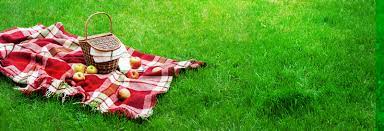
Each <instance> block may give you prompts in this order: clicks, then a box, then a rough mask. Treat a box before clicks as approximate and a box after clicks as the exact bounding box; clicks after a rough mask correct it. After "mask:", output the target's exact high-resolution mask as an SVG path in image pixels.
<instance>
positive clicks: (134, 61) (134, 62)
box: [129, 57, 141, 69]
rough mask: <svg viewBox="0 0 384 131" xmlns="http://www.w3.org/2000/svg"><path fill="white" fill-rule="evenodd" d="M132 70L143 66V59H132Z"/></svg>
mask: <svg viewBox="0 0 384 131" xmlns="http://www.w3.org/2000/svg"><path fill="white" fill-rule="evenodd" d="M129 62H130V63H131V68H132V69H137V68H139V67H140V66H141V59H140V58H139V57H131V59H130V60H129Z"/></svg>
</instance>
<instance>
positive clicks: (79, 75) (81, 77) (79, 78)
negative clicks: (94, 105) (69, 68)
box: [72, 72, 85, 81]
mask: <svg viewBox="0 0 384 131" xmlns="http://www.w3.org/2000/svg"><path fill="white" fill-rule="evenodd" d="M72 79H73V80H75V81H82V80H85V76H84V73H83V72H76V73H75V74H73V76H72Z"/></svg>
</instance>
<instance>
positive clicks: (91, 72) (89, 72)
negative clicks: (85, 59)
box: [85, 65, 97, 74]
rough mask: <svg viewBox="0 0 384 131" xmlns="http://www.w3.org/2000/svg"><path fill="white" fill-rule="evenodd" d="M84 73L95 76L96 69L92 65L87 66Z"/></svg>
mask: <svg viewBox="0 0 384 131" xmlns="http://www.w3.org/2000/svg"><path fill="white" fill-rule="evenodd" d="M85 73H87V74H97V68H96V67H95V66H93V65H89V66H88V67H87V70H85Z"/></svg>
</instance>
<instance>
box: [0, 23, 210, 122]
mask: <svg viewBox="0 0 384 131" xmlns="http://www.w3.org/2000/svg"><path fill="white" fill-rule="evenodd" d="M126 49H127V51H128V52H129V54H130V55H131V56H136V57H140V58H141V59H142V67H143V69H144V72H142V73H140V77H139V79H129V78H127V77H126V76H125V75H124V74H123V73H121V72H119V71H114V72H112V73H110V74H87V75H86V79H85V80H84V81H80V82H75V81H73V80H72V75H73V74H74V71H73V70H72V68H71V66H72V65H73V64H74V63H83V64H85V61H84V58H83V52H82V50H81V48H80V47H79V45H78V40H77V36H75V35H72V34H70V33H68V32H66V31H65V30H64V27H63V25H62V24H61V23H60V22H59V23H56V24H54V25H51V26H49V27H45V26H43V25H36V26H33V27H30V28H12V29H9V30H6V31H3V32H2V33H0V64H1V65H0V72H2V73H3V74H4V75H6V76H7V77H9V78H11V79H12V80H13V81H14V82H16V83H17V84H18V85H25V87H18V88H16V89H18V90H20V91H21V92H23V93H24V94H31V93H32V92H39V93H41V94H43V95H44V96H46V97H51V96H59V97H62V100H63V101H64V100H65V98H66V97H70V96H71V97H74V96H81V97H82V99H81V102H80V103H82V104H84V105H89V106H90V107H93V108H94V109H96V110H99V111H101V112H102V113H107V112H109V113H116V112H118V114H123V115H125V116H127V117H128V118H133V119H134V118H146V117H149V116H150V115H151V114H152V109H153V107H154V106H155V104H156V96H157V95H158V94H161V93H165V92H167V90H168V89H169V87H170V83H171V81H172V78H173V76H177V75H178V74H179V72H180V70H181V69H191V68H198V67H201V66H202V65H204V63H203V62H199V61H194V60H189V61H175V60H172V59H167V58H164V57H160V56H155V55H150V54H144V53H141V52H139V51H137V50H135V49H133V48H130V47H126ZM127 64H129V63H127ZM155 67H161V70H160V71H158V72H153V71H152V69H154V68H155ZM122 88H127V89H128V90H129V91H130V93H131V96H130V97H129V98H127V99H125V100H124V101H121V100H119V99H118V98H117V94H118V90H119V89H122Z"/></svg>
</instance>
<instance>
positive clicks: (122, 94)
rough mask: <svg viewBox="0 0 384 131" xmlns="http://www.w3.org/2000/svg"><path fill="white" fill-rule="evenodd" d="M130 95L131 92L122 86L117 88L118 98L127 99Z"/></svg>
mask: <svg viewBox="0 0 384 131" xmlns="http://www.w3.org/2000/svg"><path fill="white" fill-rule="evenodd" d="M130 96H131V93H130V92H129V90H128V89H126V88H123V89H120V90H119V95H118V96H117V97H118V98H119V99H120V100H124V99H127V98H128V97H130Z"/></svg>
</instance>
